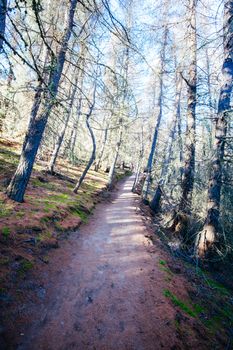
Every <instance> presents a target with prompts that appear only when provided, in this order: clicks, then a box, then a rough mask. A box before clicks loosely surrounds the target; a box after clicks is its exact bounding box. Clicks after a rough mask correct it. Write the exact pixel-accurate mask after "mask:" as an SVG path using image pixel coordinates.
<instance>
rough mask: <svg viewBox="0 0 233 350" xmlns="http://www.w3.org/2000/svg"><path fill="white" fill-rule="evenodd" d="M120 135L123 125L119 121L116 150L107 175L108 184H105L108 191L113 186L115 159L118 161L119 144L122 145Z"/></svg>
mask: <svg viewBox="0 0 233 350" xmlns="http://www.w3.org/2000/svg"><path fill="white" fill-rule="evenodd" d="M122 134H123V124H122V120H121V124H120V130H119V138H118V142H117V144H116V149H115V153H114V157H113V161H112V165H111V167H110V171H109V174H108V184H107V186H108V188H109V189H111V188H112V186H113V180H114V173H115V168H116V163H117V159H118V156H119V152H120V147H121V143H122Z"/></svg>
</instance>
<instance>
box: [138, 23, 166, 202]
mask: <svg viewBox="0 0 233 350" xmlns="http://www.w3.org/2000/svg"><path fill="white" fill-rule="evenodd" d="M167 37H168V28H167V26H166V27H165V29H164V37H163V43H162V50H161V55H160V75H159V96H158V102H157V105H158V109H159V111H158V114H157V118H156V124H155V128H154V134H153V140H152V145H151V149H150V154H149V158H148V162H147V175H146V179H145V183H144V186H143V191H142V198H143V199H144V200H146V201H147V197H148V193H149V189H150V185H151V181H152V177H151V171H152V165H153V159H154V154H155V149H156V145H157V141H158V134H159V128H160V123H161V119H162V109H163V87H164V81H163V79H164V73H165V71H164V69H165V56H166V47H167Z"/></svg>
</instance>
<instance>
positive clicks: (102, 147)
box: [95, 124, 109, 171]
mask: <svg viewBox="0 0 233 350" xmlns="http://www.w3.org/2000/svg"><path fill="white" fill-rule="evenodd" d="M108 127H109V125H108V124H107V125H106V128H105V129H104V137H103V141H102V146H101V150H100V153H99V157H98V161H97V162H96V165H95V171H99V168H100V165H101V161H102V158H103V155H104V150H105V146H106V143H107V138H108Z"/></svg>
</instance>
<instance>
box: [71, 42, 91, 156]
mask: <svg viewBox="0 0 233 350" xmlns="http://www.w3.org/2000/svg"><path fill="white" fill-rule="evenodd" d="M86 54H87V48H86V46H85V44H82V46H81V58H80V68H79V72H80V74H79V97H78V105H77V113H76V120H75V122H74V127H73V131H72V135H71V140H70V153H71V157H72V159H74V149H75V145H76V142H77V135H78V125H79V120H80V116H81V114H82V101H83V97H82V89H83V82H84V66H85V58H86Z"/></svg>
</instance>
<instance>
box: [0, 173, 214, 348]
mask: <svg viewBox="0 0 233 350" xmlns="http://www.w3.org/2000/svg"><path fill="white" fill-rule="evenodd" d="M132 181H133V179H132V177H131V178H128V179H127V180H126V181H124V182H122V183H121V184H120V185H119V191H118V193H117V195H116V197H115V198H114V199H113V200H112V203H102V204H99V205H98V206H97V208H96V210H95V212H94V214H93V215H92V216H91V218H90V220H89V222H88V224H86V225H83V226H82V227H81V228H80V229H79V230H78V231H77V232H76V233H73V234H71V235H70V237H69V238H68V240H67V241H65V242H64V244H63V246H62V247H61V248H60V249H56V250H53V251H51V253H50V257H49V264H48V265H44V266H40V267H39V268H38V269H37V270H36V271H35V272H34V274H35V275H34V277H33V275H31V279H30V281H24V286H23V287H24V293H26V292H27V290H28V299H29V300H28V301H27V302H26V303H25V302H24V303H22V304H21V305H20V307H19V306H18V309H17V311H16V309H15V310H14V317H15V318H14V321H12V314H11V316H10V315H9V319H11V324H10V326H9V327H10V328H9V327H8V328H7V329H5V331H4V342H5V344H4V345H3V349H4V348H6V349H19V350H26V349H27V350H33V349H35V350H39V349H43V350H58V349H59V350H68V349H77V350H79V349H80V350H85V349H93V350H94V349H96V350H113V349H117V350H118V349H119V350H156V349H173V350H175V349H212V348H213V347H212V343H211V341H210V339H208V335H207V333H206V331H205V330H204V329H202V326H200V324H199V321H197V320H196V319H195V318H192V317H190V316H188V315H185V314H184V313H183V312H182V311H181V310H178V309H177V308H176V307H174V306H173V304H172V303H171V301H170V300H169V298H166V297H165V296H164V290H166V289H167V288H168V287H169V289H170V290H171V291H175V293H176V295H178V296H179V297H180V298H181V299H183V300H187V299H188V289H189V292H190V288H191V287H190V286H189V285H188V282H187V281H186V280H185V278H184V277H182V275H180V274H177V275H174V276H173V275H172V277H169V278H168V276H167V272H166V271H164V270H163V269H161V265H160V259H161V258H162V259H166V258H167V256H166V253H164V251H163V250H161V248H160V247H159V245H155V246H154V245H153V244H152V242H151V240H150V239H149V238H148V237H149V236H150V234H151V233H150V232H149V231H148V228H147V227H146V226H145V225H144V223H143V221H142V217H141V214H140V211H138V210H137V198H138V197H137V195H135V194H132V192H131V187H132ZM26 283H27V284H28V288H27V289H26V286H27V285H26ZM215 348H216V349H220V347H217V346H216V347H215Z"/></svg>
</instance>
